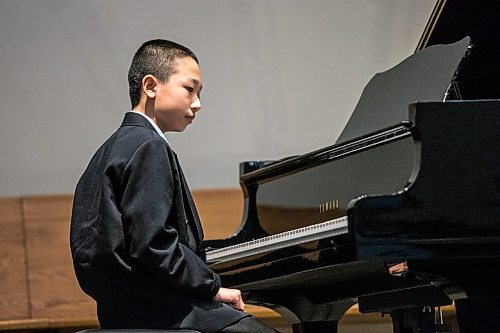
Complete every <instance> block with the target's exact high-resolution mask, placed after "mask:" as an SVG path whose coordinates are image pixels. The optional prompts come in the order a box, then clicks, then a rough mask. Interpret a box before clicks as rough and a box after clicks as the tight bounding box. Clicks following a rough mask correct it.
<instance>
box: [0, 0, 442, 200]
mask: <svg viewBox="0 0 500 333" xmlns="http://www.w3.org/2000/svg"><path fill="white" fill-rule="evenodd" d="M433 4H434V0H405V1H401V0H335V1H333V0H314V1H310V0H302V1H298V0H267V1H265V0H254V1H250V0H247V1H243V0H217V1H203V0H185V1H174V0H156V1H155V0H142V1H135V0H86V1H76V0H73V1H69V0H0V78H1V80H0V102H1V103H0V196H7V195H21V194H43V193H68V192H72V191H73V189H74V186H75V184H76V182H77V180H78V177H79V176H80V174H81V173H82V171H83V169H84V168H85V166H86V164H87V163H88V161H89V159H90V157H91V155H92V154H93V152H94V151H95V150H96V149H97V148H98V146H99V145H100V144H101V143H102V142H103V141H104V140H105V139H106V138H107V137H108V136H109V135H110V134H111V132H113V131H114V130H115V129H116V128H117V126H118V125H119V124H120V122H121V119H122V115H123V113H124V112H125V111H126V110H127V109H128V108H129V100H128V86H127V75H126V74H127V70H128V66H129V63H130V60H131V58H132V55H133V53H134V52H135V50H136V49H137V48H138V47H139V46H140V44H141V43H142V42H144V41H146V40H148V39H152V38H168V39H173V40H176V41H178V42H181V43H183V44H185V45H187V46H189V47H190V48H192V49H193V50H194V51H195V52H196V53H197V55H198V56H199V58H200V60H201V66H202V72H203V80H204V89H203V96H202V97H203V99H202V103H203V110H202V112H200V113H199V115H198V117H197V118H196V121H195V123H194V124H193V125H191V126H190V127H189V128H188V129H187V130H186V131H185V132H184V133H182V134H170V135H168V138H169V141H170V142H171V143H172V146H173V147H174V149H175V150H176V151H177V153H178V154H179V156H180V158H181V161H182V164H183V168H184V171H185V173H186V174H187V178H188V181H189V182H190V184H191V187H192V188H207V187H236V186H238V163H239V162H240V161H243V160H249V159H274V158H281V157H285V156H288V155H295V154H301V153H306V152H308V151H310V150H313V149H317V148H320V147H323V146H327V145H330V144H332V143H334V142H335V140H336V138H337V136H338V135H339V134H340V132H341V130H342V128H343V127H344V125H345V123H346V122H347V120H348V118H349V116H350V113H351V112H352V110H353V109H354V106H355V104H356V102H357V99H358V98H359V95H360V94H361V91H362V89H363V87H364V85H365V84H366V83H367V81H368V80H369V79H370V78H371V77H372V76H373V75H374V74H375V73H376V72H380V71H384V70H386V69H388V68H390V67H392V66H393V65H395V64H396V63H398V62H399V61H401V60H402V59H404V58H405V57H407V56H408V55H410V54H411V53H413V51H414V49H415V47H416V45H417V41H418V39H419V37H420V35H421V33H422V31H423V28H424V26H425V23H426V22H427V19H428V17H429V16H430V13H431V11H432V7H433ZM384 97H387V98H390V96H384Z"/></svg>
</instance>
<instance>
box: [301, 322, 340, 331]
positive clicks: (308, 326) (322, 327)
mask: <svg viewBox="0 0 500 333" xmlns="http://www.w3.org/2000/svg"><path fill="white" fill-rule="evenodd" d="M337 329H338V321H312V322H302V323H297V324H293V325H292V330H293V333H337Z"/></svg>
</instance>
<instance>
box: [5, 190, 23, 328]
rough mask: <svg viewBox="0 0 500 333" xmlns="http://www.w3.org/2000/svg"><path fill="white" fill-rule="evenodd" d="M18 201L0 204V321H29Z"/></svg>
mask: <svg viewBox="0 0 500 333" xmlns="http://www.w3.org/2000/svg"><path fill="white" fill-rule="evenodd" d="M24 240H25V239H24V231H23V220H22V211H21V200H20V199H1V200H0V320H5V319H22V318H28V317H29V307H28V303H29V302H28V284H27V280H26V270H27V268H26V252H25V248H24Z"/></svg>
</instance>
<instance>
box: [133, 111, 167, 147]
mask: <svg viewBox="0 0 500 333" xmlns="http://www.w3.org/2000/svg"><path fill="white" fill-rule="evenodd" d="M128 112H133V113H137V114H140V115H141V116H143V117H144V118H146V119H147V120H148V121H149V123H150V124H151V126H153V127H154V129H155V131H156V132H157V133H158V135H159V136H161V137H162V139H163V140H165V142H167V143H168V141H167V138H166V137H165V134H163V132H162V131H161V129H160V128H159V127H158V125H156V123H155V122H154V121H153V119H151V118H149V117H148V116H146V115H145V114H144V113H142V112H138V111H134V110H132V111H128Z"/></svg>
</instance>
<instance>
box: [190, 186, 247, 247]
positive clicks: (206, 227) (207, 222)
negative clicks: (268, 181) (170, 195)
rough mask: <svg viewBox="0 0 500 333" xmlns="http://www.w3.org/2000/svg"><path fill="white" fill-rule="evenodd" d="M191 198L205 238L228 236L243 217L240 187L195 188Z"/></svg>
mask: <svg viewBox="0 0 500 333" xmlns="http://www.w3.org/2000/svg"><path fill="white" fill-rule="evenodd" d="M193 199H194V201H195V203H196V208H197V209H198V214H199V215H200V220H201V223H202V225H203V232H204V233H205V239H221V238H226V237H229V236H230V235H232V234H233V233H234V232H235V231H236V229H237V228H238V226H239V225H240V223H241V220H242V217H243V192H242V191H241V190H240V189H214V190H195V191H193Z"/></svg>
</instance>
